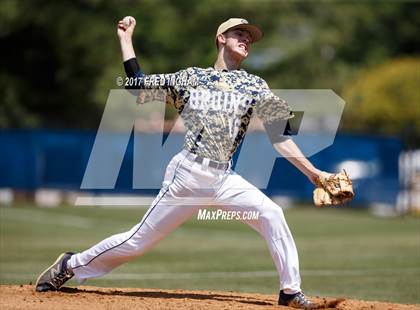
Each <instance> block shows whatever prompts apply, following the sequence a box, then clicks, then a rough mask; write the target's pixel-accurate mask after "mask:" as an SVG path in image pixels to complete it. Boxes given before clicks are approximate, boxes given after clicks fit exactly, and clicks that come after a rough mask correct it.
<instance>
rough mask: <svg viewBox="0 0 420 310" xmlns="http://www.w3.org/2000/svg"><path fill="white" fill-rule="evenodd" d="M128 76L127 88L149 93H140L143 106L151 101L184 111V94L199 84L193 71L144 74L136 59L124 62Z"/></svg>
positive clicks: (140, 101) (139, 100)
mask: <svg viewBox="0 0 420 310" xmlns="http://www.w3.org/2000/svg"><path fill="white" fill-rule="evenodd" d="M124 69H125V72H126V74H127V80H126V88H127V89H140V90H147V91H140V92H138V99H137V102H138V103H139V104H143V103H146V102H150V101H156V100H157V101H165V102H166V103H167V104H171V105H173V106H174V107H175V108H176V109H177V110H178V111H182V109H183V107H184V105H185V102H184V100H182V97H183V92H185V90H186V89H187V88H188V87H190V86H195V85H196V84H197V77H196V76H195V75H194V74H193V73H194V72H193V71H192V70H191V69H184V70H180V71H178V72H175V73H165V74H144V73H143V72H142V71H141V69H140V66H139V64H138V62H137V59H136V58H131V59H129V60H127V61H125V62H124Z"/></svg>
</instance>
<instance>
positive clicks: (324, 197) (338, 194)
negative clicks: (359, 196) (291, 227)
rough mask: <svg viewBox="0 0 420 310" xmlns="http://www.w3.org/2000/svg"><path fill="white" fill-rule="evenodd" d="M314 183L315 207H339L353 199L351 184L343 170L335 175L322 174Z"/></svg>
mask: <svg viewBox="0 0 420 310" xmlns="http://www.w3.org/2000/svg"><path fill="white" fill-rule="evenodd" d="M316 183H317V184H316V185H317V187H316V188H315V190H314V203H315V205H316V206H317V207H321V206H330V205H341V204H344V203H346V202H348V201H350V200H352V199H353V197H354V192H353V182H352V181H351V180H350V177H349V175H348V174H347V172H346V171H345V170H344V169H343V171H342V172H340V173H337V174H329V173H326V172H323V173H322V174H321V175H320V176H319V177H318V180H317V182H316Z"/></svg>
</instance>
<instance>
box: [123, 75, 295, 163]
mask: <svg viewBox="0 0 420 310" xmlns="http://www.w3.org/2000/svg"><path fill="white" fill-rule="evenodd" d="M126 71H127V70H126ZM135 78H136V80H135V83H134V84H135V86H136V88H140V89H158V90H159V89H160V90H165V92H166V102H167V103H169V104H172V105H173V106H174V107H175V108H176V109H177V110H178V112H179V113H180V115H181V117H182V120H183V122H184V125H185V128H186V135H185V141H184V148H185V149H186V150H188V151H190V152H192V153H194V154H197V155H198V156H201V157H205V158H209V159H211V160H214V161H219V162H226V161H229V160H230V159H231V158H232V156H233V154H234V153H235V151H236V150H237V148H238V147H239V145H240V143H241V142H242V140H243V138H244V137H245V134H246V131H247V129H248V125H249V123H250V120H251V117H252V116H253V114H254V113H256V115H257V116H258V117H259V118H260V119H261V120H262V121H263V123H264V125H265V126H267V125H268V126H270V125H271V124H273V123H276V122H279V121H284V120H287V119H289V118H291V117H293V114H292V113H291V110H290V107H289V105H288V104H287V103H286V101H284V100H282V99H280V98H279V97H277V96H276V95H274V94H273V92H272V91H271V90H270V89H269V87H268V85H267V83H266V82H265V81H264V80H263V79H262V78H260V77H258V76H256V75H253V74H250V73H248V72H246V71H245V70H243V69H240V70H230V71H228V70H216V69H214V68H212V67H209V68H198V67H190V68H187V69H184V70H181V71H178V72H176V73H171V74H152V75H144V74H142V73H141V72H140V71H138V72H137V73H136V75H135ZM141 93H142V92H140V95H141ZM283 129H284V128H283ZM278 134H282V132H281V133H278Z"/></svg>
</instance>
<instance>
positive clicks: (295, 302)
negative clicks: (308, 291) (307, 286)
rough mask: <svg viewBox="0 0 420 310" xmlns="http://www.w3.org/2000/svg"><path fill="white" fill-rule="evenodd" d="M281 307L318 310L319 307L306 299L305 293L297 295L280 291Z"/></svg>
mask: <svg viewBox="0 0 420 310" xmlns="http://www.w3.org/2000/svg"><path fill="white" fill-rule="evenodd" d="M279 305H280V306H288V307H292V308H296V309H316V308H317V305H316V304H314V303H313V302H311V301H309V300H308V299H306V297H305V294H303V292H299V293H296V294H285V293H283V291H280V295H279Z"/></svg>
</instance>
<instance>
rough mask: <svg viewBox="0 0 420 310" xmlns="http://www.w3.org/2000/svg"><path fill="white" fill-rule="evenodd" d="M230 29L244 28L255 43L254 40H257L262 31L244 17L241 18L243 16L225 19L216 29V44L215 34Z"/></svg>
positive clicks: (260, 36)
mask: <svg viewBox="0 0 420 310" xmlns="http://www.w3.org/2000/svg"><path fill="white" fill-rule="evenodd" d="M232 29H244V30H246V31H248V32H249V33H250V35H251V39H252V42H251V43H255V42H257V41H259V40H260V39H261V38H262V36H263V33H262V31H261V30H260V28H258V27H257V26H255V25H252V24H250V23H248V21H247V20H246V19H243V18H229V19H228V20H227V21H225V22H223V23H221V24H220V26H219V28H218V29H217V33H216V45H217V36H218V35H219V34H222V33H224V32H226V31H228V30H232Z"/></svg>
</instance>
